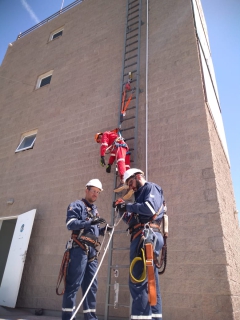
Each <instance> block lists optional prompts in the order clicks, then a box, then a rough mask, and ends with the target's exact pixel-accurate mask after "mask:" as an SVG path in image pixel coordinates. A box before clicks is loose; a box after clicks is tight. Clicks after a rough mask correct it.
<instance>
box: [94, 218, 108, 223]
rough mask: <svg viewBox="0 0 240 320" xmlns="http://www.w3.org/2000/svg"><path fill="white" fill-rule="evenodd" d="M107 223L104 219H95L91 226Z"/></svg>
mask: <svg viewBox="0 0 240 320" xmlns="http://www.w3.org/2000/svg"><path fill="white" fill-rule="evenodd" d="M99 223H100V224H102V223H106V220H104V219H103V218H95V219H93V220H92V221H91V225H95V224H99Z"/></svg>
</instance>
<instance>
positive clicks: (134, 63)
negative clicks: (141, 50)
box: [124, 62, 137, 69]
mask: <svg viewBox="0 0 240 320" xmlns="http://www.w3.org/2000/svg"><path fill="white" fill-rule="evenodd" d="M136 64H137V62H133V63H131V64H128V65H127V66H125V67H124V69H126V68H129V67H132V66H135V65H136Z"/></svg>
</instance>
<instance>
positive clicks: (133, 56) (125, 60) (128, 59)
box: [124, 54, 138, 61]
mask: <svg viewBox="0 0 240 320" xmlns="http://www.w3.org/2000/svg"><path fill="white" fill-rule="evenodd" d="M137 56H138V55H137V54H135V55H134V56H131V57H130V58H127V59H125V60H124V61H128V60H131V59H133V58H136V57H137Z"/></svg>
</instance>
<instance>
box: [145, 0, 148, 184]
mask: <svg viewBox="0 0 240 320" xmlns="http://www.w3.org/2000/svg"><path fill="white" fill-rule="evenodd" d="M145 177H146V180H148V0H147V28H146V169H145Z"/></svg>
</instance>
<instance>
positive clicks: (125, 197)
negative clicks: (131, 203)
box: [122, 189, 134, 200]
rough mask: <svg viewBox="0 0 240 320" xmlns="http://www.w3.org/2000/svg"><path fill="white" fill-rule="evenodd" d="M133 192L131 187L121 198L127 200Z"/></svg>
mask: <svg viewBox="0 0 240 320" xmlns="http://www.w3.org/2000/svg"><path fill="white" fill-rule="evenodd" d="M133 194H134V191H133V189H131V190H129V191H128V192H127V193H126V194H125V196H123V197H122V198H123V200H129V199H130V198H131V197H132V195H133Z"/></svg>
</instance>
